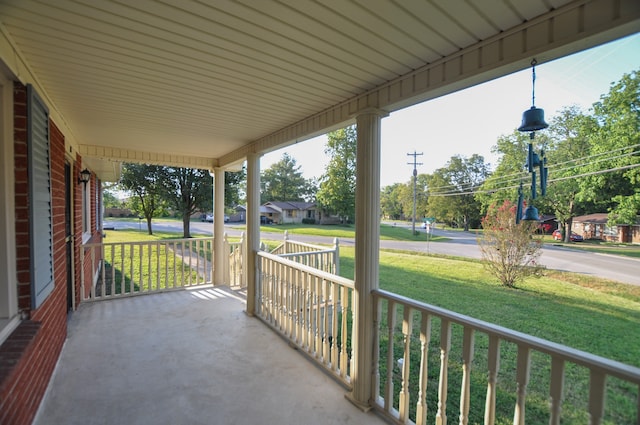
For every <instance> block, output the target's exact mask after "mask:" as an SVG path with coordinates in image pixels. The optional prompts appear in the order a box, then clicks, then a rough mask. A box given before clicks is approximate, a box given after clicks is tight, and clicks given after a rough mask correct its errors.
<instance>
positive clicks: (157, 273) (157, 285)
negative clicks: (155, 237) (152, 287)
mask: <svg viewBox="0 0 640 425" xmlns="http://www.w3.org/2000/svg"><path fill="white" fill-rule="evenodd" d="M155 245H156V291H159V290H160V289H162V288H161V286H160V277H161V276H160V273H159V272H160V247H161V246H162V243H161V242H157V243H156V244H155Z"/></svg>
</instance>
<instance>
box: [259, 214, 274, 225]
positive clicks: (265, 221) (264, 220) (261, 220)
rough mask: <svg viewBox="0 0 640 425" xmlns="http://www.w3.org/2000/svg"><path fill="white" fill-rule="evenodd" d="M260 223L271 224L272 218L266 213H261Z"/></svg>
mask: <svg viewBox="0 0 640 425" xmlns="http://www.w3.org/2000/svg"><path fill="white" fill-rule="evenodd" d="M260 224H273V220H271V219H270V218H269V217H267V216H266V215H261V216H260Z"/></svg>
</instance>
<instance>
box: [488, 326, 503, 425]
mask: <svg viewBox="0 0 640 425" xmlns="http://www.w3.org/2000/svg"><path fill="white" fill-rule="evenodd" d="M487 368H488V369H489V373H488V382H487V399H486V402H485V407H484V424H485V425H494V423H495V421H496V395H497V392H498V391H497V388H496V386H497V385H498V371H499V370H500V338H498V337H497V336H496V335H489V354H488V359H487Z"/></svg>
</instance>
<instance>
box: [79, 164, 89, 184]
mask: <svg viewBox="0 0 640 425" xmlns="http://www.w3.org/2000/svg"><path fill="white" fill-rule="evenodd" d="M89 180H91V171H89V170H87V169H86V168H85V169H84V170H82V171H80V176H79V177H78V184H80V183H84V185H85V186H86V185H87V183H89Z"/></svg>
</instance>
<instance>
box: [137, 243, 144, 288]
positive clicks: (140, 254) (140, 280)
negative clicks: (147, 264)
mask: <svg viewBox="0 0 640 425" xmlns="http://www.w3.org/2000/svg"><path fill="white" fill-rule="evenodd" d="M143 254H144V253H143V252H142V245H141V244H138V257H139V261H140V263H139V264H140V267H139V269H140V270H139V272H140V275H139V278H138V292H144V274H143V273H142V264H143V260H142V259H143V258H144V255H143Z"/></svg>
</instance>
